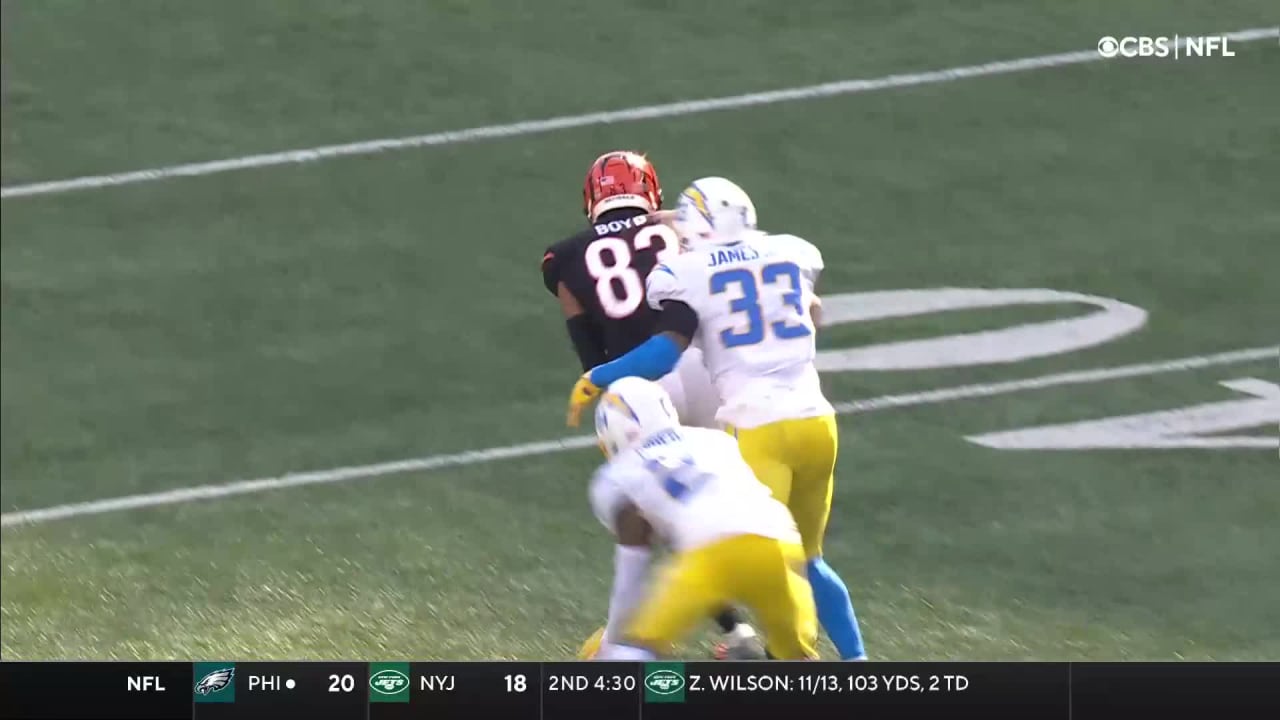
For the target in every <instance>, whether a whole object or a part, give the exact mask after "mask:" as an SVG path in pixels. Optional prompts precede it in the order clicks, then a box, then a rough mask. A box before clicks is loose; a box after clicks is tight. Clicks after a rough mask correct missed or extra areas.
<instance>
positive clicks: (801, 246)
mask: <svg viewBox="0 0 1280 720" xmlns="http://www.w3.org/2000/svg"><path fill="white" fill-rule="evenodd" d="M786 238H787V245H788V248H787V251H788V254H789V255H791V256H792V259H794V260H795V263H796V264H797V265H799V266H800V273H801V274H802V275H804V278H805V280H807V281H808V282H809V287H810V288H812V287H813V286H815V285H817V284H818V276H819V275H821V274H822V270H823V268H824V267H825V266H824V265H823V262H822V251H821V250H819V249H818V246H816V245H814V244H813V243H811V242H809V241H808V240H805V239H804V238H799V237H796V236H795V235H788V236H786Z"/></svg>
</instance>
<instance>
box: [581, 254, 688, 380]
mask: <svg viewBox="0 0 1280 720" xmlns="http://www.w3.org/2000/svg"><path fill="white" fill-rule="evenodd" d="M645 296H646V299H647V300H648V302H649V306H650V307H652V308H653V309H655V310H658V311H660V312H659V313H658V322H657V325H656V327H655V328H654V332H653V337H651V338H649V339H648V340H646V341H645V342H644V343H643V344H641V345H640V346H638V347H636V348H635V349H633V350H632V351H631V352H629V353H627V354H626V355H623V356H622V357H620V358H618V359H616V360H614V361H612V362H609V363H605V364H604V365H601V366H600V367H597V368H595V369H593V370H592V371H591V373H590V380H591V382H592V383H593V384H594V385H595V386H596V387H601V388H602V387H608V386H609V384H611V383H613V382H614V381H615V380H618V379H619V378H624V377H633V376H634V377H642V378H645V379H646V380H657V379H658V378H660V377H662V376H663V375H666V374H667V373H669V372H671V371H672V370H674V369H675V366H676V363H677V362H679V361H680V354H681V353H683V352H684V350H685V348H687V347H689V343H690V342H691V341H692V340H693V336H694V334H695V333H697V331H698V313H697V312H695V311H694V309H693V307H692V306H691V305H690V304H689V299H690V296H689V292H688V290H687V289H686V288H685V287H684V284H682V283H680V282H679V281H678V280H677V279H676V275H675V271H673V270H672V268H671V267H670V266H669V265H666V264H662V265H658V266H657V267H655V268H654V269H653V272H651V273H649V277H648V279H647V280H646V281H645Z"/></svg>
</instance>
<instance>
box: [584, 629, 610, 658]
mask: <svg viewBox="0 0 1280 720" xmlns="http://www.w3.org/2000/svg"><path fill="white" fill-rule="evenodd" d="M603 643H604V628H600V629H599V630H597V631H595V632H593V633H591V637H589V638H587V641H586V642H584V643H582V647H581V648H580V649H579V650H578V659H579V660H593V659H595V656H596V653H598V652H600V645H601V644H603Z"/></svg>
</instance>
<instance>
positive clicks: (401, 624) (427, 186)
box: [0, 0, 1280, 660]
mask: <svg viewBox="0 0 1280 720" xmlns="http://www.w3.org/2000/svg"><path fill="white" fill-rule="evenodd" d="M0 7H2V8H3V18H2V20H3V23H2V26H3V46H2V47H3V113H4V115H3V166H2V176H3V187H4V199H3V203H2V205H0V223H2V235H3V249H2V258H0V260H2V263H0V265H2V268H3V270H2V279H3V286H2V288H0V290H2V295H0V299H2V301H3V306H2V308H3V338H2V343H0V353H2V355H3V427H2V445H3V451H2V457H0V460H2V470H3V482H2V483H0V510H2V511H3V535H2V538H0V554H2V556H3V575H2V576H0V620H2V622H0V655H3V657H4V658H5V659H51V658H119V659H125V658H145V659H159V658H173V659H178V658H181V659H190V658H201V659H238V660H253V659H337V658H344V659H353V660H355V659H360V660H365V659H367V660H395V659H410V658H411V659H414V660H432V659H528V660H536V659H561V658H567V657H572V655H573V653H574V651H575V650H576V648H577V646H578V645H579V644H580V643H581V641H582V640H583V639H584V638H585V637H586V636H587V635H588V634H589V633H590V632H591V631H592V630H594V629H595V628H596V627H597V626H599V625H600V624H602V621H603V619H604V615H605V612H606V609H607V604H608V592H609V588H608V584H609V580H610V571H611V561H612V545H611V542H610V540H609V538H608V537H607V535H606V533H605V531H604V530H603V529H602V528H601V527H599V525H598V523H597V522H596V521H595V520H594V518H593V517H592V515H591V512H590V509H589V507H588V505H587V499H586V482H587V479H588V477H589V475H590V473H591V471H592V470H593V469H594V468H595V466H596V465H597V464H598V463H599V461H600V459H601V458H600V456H599V453H598V452H597V451H596V450H595V449H594V442H593V439H592V438H587V437H586V436H585V435H584V434H583V431H582V430H570V429H568V428H565V427H564V410H565V402H566V400H567V397H568V392H569V389H570V388H571V387H572V385H573V382H574V381H575V379H576V378H577V375H578V367H577V362H576V359H575V358H574V355H573V352H572V349H571V347H570V345H569V342H568V339H567V338H566V336H565V331H564V325H563V320H562V317H561V315H560V311H559V309H558V307H557V304H556V302H555V300H554V299H553V298H551V297H550V296H549V295H548V294H547V292H546V290H545V289H544V288H543V287H542V279H541V277H540V273H539V269H538V266H539V261H540V260H541V257H542V252H543V250H544V248H545V247H546V246H547V245H549V244H551V243H552V242H554V241H556V240H559V239H560V238H562V237H564V236H567V235H568V234H570V233H571V232H573V231H574V230H576V229H578V228H579V227H580V226H581V225H580V224H581V223H582V222H583V219H582V215H581V180H582V174H583V172H584V171H585V170H586V168H587V164H588V163H589V162H590V161H591V159H592V158H594V157H596V156H597V155H598V154H600V153H601V152H604V151H606V150H610V149H614V148H634V149H637V150H641V151H644V152H646V153H648V155H649V157H650V158H651V159H652V160H653V161H654V163H655V164H656V166H657V168H658V172H659V174H660V176H661V178H662V180H663V182H664V184H665V187H666V192H667V197H668V198H674V196H675V195H676V194H677V193H678V192H679V190H680V189H681V188H682V187H683V186H684V185H685V184H686V183H687V182H688V181H689V180H692V179H693V178H696V177H699V176H704V175H724V176H727V177H730V178H732V179H734V180H735V181H737V182H739V183H740V184H741V185H742V186H743V187H744V188H745V189H746V190H747V191H748V192H750V193H751V194H752V196H753V198H754V199H755V202H756V205H757V207H758V208H759V213H760V221H761V225H762V226H763V227H764V228H765V229H773V230H781V231H787V232H792V233H795V234H797V235H800V236H802V237H805V238H807V239H809V240H811V241H812V242H814V243H815V244H816V245H818V246H819V247H820V248H821V249H822V251H823V253H824V257H825V260H826V266H827V269H826V271H825V273H824V275H823V278H822V282H821V287H820V292H821V293H822V294H823V295H824V297H825V298H827V303H828V308H829V312H828V313H827V315H828V317H827V318H826V320H827V322H828V327H826V328H824V329H823V331H822V333H821V334H820V335H819V341H818V342H819V348H820V349H821V350H822V351H823V352H822V354H821V356H820V363H821V367H822V368H823V370H824V376H823V377H824V387H825V389H826V391H827V394H828V396H829V397H830V398H831V399H832V401H833V402H834V403H837V404H838V405H839V407H840V410H841V412H842V414H841V417H840V429H841V458H840V464H839V467H838V470H837V479H836V480H837V488H836V497H835V503H834V511H833V516H832V524H831V529H830V532H829V536H828V540H827V543H826V548H827V556H828V558H829V560H830V562H831V564H832V566H833V567H835V568H836V569H837V570H839V571H840V572H841V574H842V575H843V576H844V578H845V580H846V581H847V582H848V584H849V585H850V590H851V592H852V594H853V598H854V602H855V606H856V607H857V609H858V612H859V617H860V619H861V621H862V625H863V631H864V634H865V636H866V642H867V649H868V652H869V653H870V654H871V657H872V659H891V660H907V659H976V660H996V659H1067V660H1085V659H1137V658H1142V659H1168V660H1173V659H1183V658H1185V659H1221V660H1228V659H1272V660H1274V659H1280V455H1278V453H1280V450H1278V448H1280V438H1278V437H1277V425H1278V423H1280V387H1278V386H1277V385H1278V384H1280V284H1278V282H1277V273H1280V200H1278V198H1280V162H1277V160H1278V158H1280V92H1277V81H1276V78H1277V77H1280V40H1278V39H1277V38H1278V37H1280V31H1278V30H1277V28H1278V27H1280V8H1277V7H1276V5H1275V3H1274V2H1267V1H1264V0H1215V1H1214V2H1203V1H1201V0H1160V1H1159V2H1157V1H1156V0H1072V1H1071V2H1065V1H1059V2H1051V1H1050V0H1037V1H1036V2H1031V1H1029V0H982V1H980V2H978V1H975V2H964V3H961V2H952V3H942V2H933V3H926V2H906V1H903V0H860V1H859V2H852V1H849V0H807V2H803V3H796V2H781V1H780V0H733V1H732V2H730V0H722V1H712V2H704V3H697V4H693V6H690V5H689V4H687V3H677V2H671V1H669V0H650V1H648V2H643V3H635V2H625V1H624V0H597V1H596V2H591V3H577V2H570V0H537V1H536V2H535V1H534V0H506V1H503V0H439V1H433V2H430V3H427V2H411V1H409V0H374V1H372V2H367V3H344V2H338V1H337V0H312V1H309V2H304V1H303V0H281V1H279V2H270V3H260V2H251V1H250V0H222V1H220V2H216V3H196V2H189V1H186V0H178V1H173V2H165V3H143V2H141V0H126V1H122V2H115V3H86V2H74V1H71V0H43V1H42V2H17V1H15V2H9V1H6V2H4V3H3V5H2V6H0ZM1175 33H1176V34H1179V35H1180V36H1186V35H1191V36H1200V35H1214V34H1223V33H1234V34H1232V35H1229V38H1230V39H1229V40H1228V47H1229V49H1230V51H1231V52H1232V53H1234V55H1233V56H1231V57H1223V56H1221V55H1220V54H1219V55H1218V56H1214V57H1199V58H1197V57H1191V58H1188V57H1179V58H1178V59H1174V58H1173V57H1172V56H1169V57H1148V58H1132V59H1127V58H1123V57H1118V58H1115V59H1107V60H1104V59H1101V58H1100V57H1099V56H1098V55H1097V53H1096V50H1095V48H1096V47H1097V45H1098V41H1099V38H1101V37H1103V36H1108V35H1113V36H1129V35H1132V36H1170V37H1172V36H1173V35H1174V34H1175ZM286 151H299V152H286ZM63 181H65V182H63ZM709 628H710V623H708V631H709ZM708 639H709V635H708V636H699V637H695V638H691V640H690V645H689V646H688V647H686V648H684V650H685V652H686V654H687V655H688V656H690V657H694V656H705V654H706V651H707V647H706V646H707V644H708V643H707V641H708Z"/></svg>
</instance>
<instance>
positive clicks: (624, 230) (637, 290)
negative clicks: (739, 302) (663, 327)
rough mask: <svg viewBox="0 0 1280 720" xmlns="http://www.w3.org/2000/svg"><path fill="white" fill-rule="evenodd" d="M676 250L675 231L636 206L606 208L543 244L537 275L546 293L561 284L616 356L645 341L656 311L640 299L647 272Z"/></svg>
mask: <svg viewBox="0 0 1280 720" xmlns="http://www.w3.org/2000/svg"><path fill="white" fill-rule="evenodd" d="M679 251H680V245H679V239H678V238H677V237H676V233H675V231H674V230H672V229H671V228H670V227H668V226H667V225H664V224H662V223H661V222H659V221H658V219H657V217H656V216H653V215H649V214H647V213H644V212H642V211H640V210H620V211H616V212H608V213H605V214H604V215H602V216H601V217H600V219H599V220H598V221H597V222H596V223H595V224H594V225H592V226H590V227H588V228H587V229H585V230H583V231H582V232H580V233H577V234H576V235H573V236H572V237H570V238H568V239H566V240H562V241H560V242H558V243H556V244H555V245H552V246H551V247H549V248H547V252H546V254H545V255H544V256H543V258H542V278H543V282H544V283H545V284H546V286H547V290H549V291H550V292H551V294H552V295H555V294H556V288H557V286H558V285H559V283H561V282H563V283H564V284H565V286H566V287H568V288H569V292H571V293H573V296H574V297H575V298H577V300H578V303H579V304H580V305H582V307H583V308H584V309H585V310H586V312H587V315H588V316H589V317H590V318H591V320H592V322H593V323H595V324H596V325H597V326H598V327H599V328H600V329H601V331H602V335H603V337H604V344H605V352H606V353H607V354H608V356H609V358H610V359H613V358H617V357H619V356H621V355H623V354H625V353H626V352H627V351H629V350H631V349H632V348H634V347H635V346H637V345H639V344H640V343H643V342H644V341H645V340H648V339H649V336H650V335H651V334H652V333H653V327H654V324H655V323H656V320H657V318H656V313H655V312H654V311H653V310H651V309H650V308H649V304H648V303H647V302H646V301H645V296H644V285H645V278H647V277H648V276H649V271H651V270H653V268H654V266H656V265H657V264H658V263H659V262H661V261H662V260H664V259H666V258H669V257H671V256H672V255H675V254H676V253H678V252H679Z"/></svg>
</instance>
